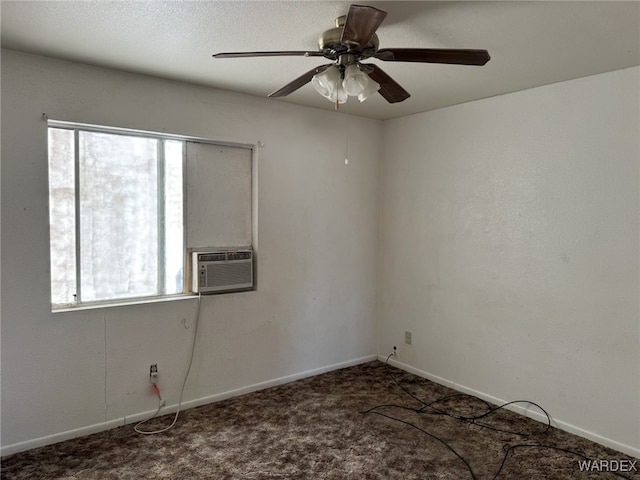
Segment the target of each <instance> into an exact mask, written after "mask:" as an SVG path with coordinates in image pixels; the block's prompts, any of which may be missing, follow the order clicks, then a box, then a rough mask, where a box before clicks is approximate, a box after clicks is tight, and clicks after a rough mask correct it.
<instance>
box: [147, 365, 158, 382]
mask: <svg viewBox="0 0 640 480" xmlns="http://www.w3.org/2000/svg"><path fill="white" fill-rule="evenodd" d="M149 379H150V380H151V383H156V382H157V381H158V364H157V363H152V364H151V366H150V367H149Z"/></svg>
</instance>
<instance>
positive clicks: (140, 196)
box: [48, 123, 185, 308]
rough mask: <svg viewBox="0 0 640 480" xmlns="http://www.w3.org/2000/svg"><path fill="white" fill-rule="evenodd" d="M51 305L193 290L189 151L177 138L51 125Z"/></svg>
mask: <svg viewBox="0 0 640 480" xmlns="http://www.w3.org/2000/svg"><path fill="white" fill-rule="evenodd" d="M48 140H49V213H50V250H51V252H50V253H51V303H52V306H53V308H59V307H65V306H70V305H78V304H83V303H92V302H101V301H110V300H119V299H131V298H140V297H154V296H163V295H172V294H178V293H182V292H183V291H184V284H185V282H184V271H185V269H184V264H185V248H184V238H185V231H184V208H183V204H184V200H183V197H184V181H183V178H184V163H185V162H184V151H185V142H184V141H183V140H180V139H174V138H171V137H166V138H163V137H161V136H151V135H142V134H135V133H131V132H116V131H108V130H104V129H102V130H101V129H91V128H84V127H83V128H76V127H73V126H65V125H56V124H53V123H50V125H49V139H48Z"/></svg>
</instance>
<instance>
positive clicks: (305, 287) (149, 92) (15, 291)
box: [1, 50, 381, 454]
mask: <svg viewBox="0 0 640 480" xmlns="http://www.w3.org/2000/svg"><path fill="white" fill-rule="evenodd" d="M43 113H46V114H47V115H48V116H49V117H50V118H52V119H56V120H68V121H76V122H85V123H92V124H101V125H110V126H118V127H128V128H134V129H143V130H151V131H159V132H169V133H177V134H182V135H189V136H194V137H204V138H210V139H214V140H222V141H226V142H239V143H250V144H253V145H257V144H258V142H264V146H262V147H258V148H257V162H258V173H257V175H258V180H257V183H258V185H257V186H258V199H259V201H258V212H257V215H258V232H257V234H258V235H257V237H258V238H257V258H258V270H257V273H258V290H257V291H255V292H249V293H241V294H234V295H222V296H214V297H206V298H203V300H202V317H201V324H200V332H199V333H200V335H199V339H198V343H197V346H196V349H197V350H196V356H195V361H194V367H193V370H192V372H191V376H190V380H189V383H188V384H187V389H186V393H185V399H186V400H187V401H188V402H191V403H190V404H191V405H193V404H195V403H198V402H199V401H208V400H211V399H215V398H219V397H217V395H223V396H224V395H227V394H229V392H234V391H236V390H237V389H240V391H244V390H246V389H251V388H257V387H259V386H264V385H268V384H270V383H269V382H276V383H277V382H279V381H283V378H284V379H287V378H296V376H301V375H306V374H310V373H314V372H318V371H323V370H326V369H330V368H334V367H337V366H342V365H347V364H351V363H354V362H359V361H362V360H364V359H372V358H375V354H376V347H375V316H376V262H375V253H376V251H377V241H376V238H377V231H378V207H377V195H378V163H379V161H378V160H379V154H380V153H379V152H380V150H381V148H380V137H381V123H380V122H378V121H374V120H367V119H361V118H355V117H351V118H350V119H349V122H350V124H349V132H350V133H351V135H353V137H354V138H358V139H359V141H358V142H353V141H352V142H350V143H349V150H350V151H349V159H350V162H349V165H345V164H344V148H345V142H344V141H343V140H346V138H345V136H344V129H343V127H344V125H345V122H346V117H345V116H344V115H342V114H336V113H332V112H324V111H319V110H314V109H308V108H302V107H296V106H292V105H288V104H284V103H282V102H278V101H274V100H268V99H257V98H252V97H247V96H242V95H237V94H233V93H228V92H222V91H217V90H213V89H208V88H204V87H198V86H193V85H187V84H180V83H176V82H170V81H165V80H159V79H153V78H149V77H143V76H137V75H131V74H127V73H123V72H116V71H110V70H106V69H100V68H94V67H89V66H84V65H80V64H74V63H69V62H63V61H58V60H52V59H47V58H43V57H38V56H32V55H27V54H22V53H17V52H13V51H6V50H3V51H2V284H1V285H2V404H1V407H2V430H1V433H2V447H3V450H2V453H3V454H7V453H11V452H14V451H18V450H22V449H26V448H30V447H33V446H37V445H39V444H44V443H48V442H52V441H56V440H60V439H63V438H67V437H70V436H73V435H78V434H84V433H88V432H91V431H97V430H100V429H103V428H106V427H109V426H114V425H117V424H121V423H122V422H123V418H124V417H128V418H129V421H130V420H131V419H132V418H137V417H136V414H140V413H142V412H147V411H150V410H151V411H152V410H153V409H154V408H155V405H156V401H155V398H154V396H153V393H152V391H151V390H150V388H149V382H148V368H149V365H150V364H151V363H158V367H159V370H160V383H159V385H160V387H161V388H162V390H163V394H164V397H165V398H166V400H167V402H168V404H169V405H170V404H173V403H176V402H177V400H178V394H179V390H180V386H181V383H182V378H183V375H184V372H185V369H186V365H187V360H188V357H189V348H190V342H191V338H192V333H193V324H194V323H193V322H194V317H195V313H196V307H197V301H196V300H194V299H191V300H180V301H173V302H165V303H157V304H146V305H138V306H127V307H116V308H103V309H96V310H86V311H77V312H70V313H56V314H51V313H50V306H49V303H50V302H49V276H48V265H49V259H48V210H47V208H48V207H47V143H46V141H47V136H46V128H47V124H46V122H45V121H43V119H42V114H43ZM264 382H267V383H264ZM243 389H244V390H243ZM236 393H237V392H236Z"/></svg>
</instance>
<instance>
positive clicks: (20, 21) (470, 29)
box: [0, 0, 640, 119]
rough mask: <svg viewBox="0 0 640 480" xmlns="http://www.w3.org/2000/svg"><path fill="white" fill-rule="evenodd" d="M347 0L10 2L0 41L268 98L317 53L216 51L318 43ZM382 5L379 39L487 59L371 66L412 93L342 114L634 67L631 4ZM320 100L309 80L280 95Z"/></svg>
mask: <svg viewBox="0 0 640 480" xmlns="http://www.w3.org/2000/svg"><path fill="white" fill-rule="evenodd" d="M350 3H351V2H334V1H327V2H318V1H302V2H292V1H258V2H255V1H104V0H103V1H6V0H3V1H2V2H1V3H0V8H1V15H2V37H1V42H2V47H3V48H11V49H15V50H22V51H26V52H33V53H38V54H42V55H47V56H52V57H59V58H65V59H70V60H75V61H80V62H85V63H89V64H94V65H101V66H106V67H111V68H116V69H120V70H126V71H131V72H138V73H142V74H148V75H154V76H159V77H165V78H170V79H176V80H182V81H187V82H192V83H196V84H201V85H208V86H212V87H216V88H221V89H226V90H233V91H236V92H243V93H247V94H249V95H256V96H260V97H265V96H266V95H268V94H269V93H271V92H272V91H274V90H277V89H278V88H280V87H282V86H284V85H285V84H287V83H288V82H289V81H291V80H293V79H294V78H296V77H298V76H299V75H301V74H302V73H304V72H306V71H308V70H310V69H311V68H313V67H314V66H316V65H320V64H324V63H327V61H326V59H324V58H322V57H309V58H305V57H265V58H242V59H213V58H212V57H211V55H212V54H213V53H218V52H225V51H258V50H312V49H313V50H315V49H316V48H317V38H318V36H319V35H320V34H321V33H322V32H323V31H324V30H326V29H328V28H331V27H333V23H334V19H335V18H336V17H338V16H340V15H344V14H346V12H347V10H348V8H349V5H350ZM355 3H358V4H366V5H372V6H375V7H377V8H380V9H382V10H385V11H387V12H388V16H387V18H386V20H385V21H384V23H383V24H382V26H381V27H380V28H379V29H378V32H377V33H378V36H379V38H380V47H381V48H393V47H416V48H478V49H486V50H488V51H489V53H490V54H491V61H490V62H489V63H488V64H487V65H485V66H483V67H475V66H460V65H434V64H419V63H397V62H394V63H391V62H382V61H379V60H370V61H369V62H370V63H377V64H378V65H380V66H381V67H382V68H383V69H384V70H385V71H386V72H387V73H388V74H389V75H391V76H392V77H393V78H394V79H395V80H396V81H397V82H398V83H400V84H401V85H402V86H403V87H404V88H405V89H406V90H408V91H409V92H410V93H411V97H410V98H409V99H407V100H406V101H404V102H402V103H397V104H389V103H387V102H386V101H385V100H384V99H383V98H382V97H381V96H379V95H376V96H374V97H372V98H370V99H368V100H367V101H366V102H364V103H362V104H360V103H359V102H358V101H357V100H355V99H350V100H349V103H348V107H345V106H343V107H341V108H343V109H345V108H348V111H349V113H351V114H354V115H361V116H366V117H371V118H377V119H389V118H395V117H400V116H404V115H409V114H413V113H418V112H423V111H427V110H432V109H436V108H441V107H444V106H448V105H454V104H458V103H463V102H467V101H470V100H474V99H479V98H484V97H490V96H494V95H500V94H503V93H508V92H513V91H517V90H522V89H526V88H531V87H535V86H540V85H545V84H550V83H555V82H559V81H564V80H569V79H573V78H579V77H583V76H587V75H592V74H597V73H602V72H606V71H611V70H617V69H621V68H626V67H629V66H633V65H639V64H640V2H638V1H620V2H617V1H602V2H596V1H586V2H578V1H564V2H558V1H540V2H522V1H517V2H516V1H514V2H510V1H498V2H483V1H472V2H458V1H445V2H420V1H414V2H400V1H386V2H355ZM271 101H274V102H276V101H279V102H282V101H284V102H291V103H295V104H299V105H307V106H312V107H317V108H323V109H333V106H332V104H331V102H329V101H328V100H326V99H324V98H322V97H321V96H320V95H318V94H317V93H316V92H315V90H313V88H312V87H311V85H306V86H304V87H302V88H300V89H299V90H298V91H296V92H294V93H293V94H291V95H289V96H288V97H284V98H281V99H273V100H271Z"/></svg>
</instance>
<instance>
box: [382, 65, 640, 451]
mask: <svg viewBox="0 0 640 480" xmlns="http://www.w3.org/2000/svg"><path fill="white" fill-rule="evenodd" d="M639 71H640V69H639V68H637V67H636V68H631V69H627V70H622V71H616V72H612V73H607V74H603V75H598V76H593V77H588V78H583V79H579V80H574V81H569V82H564V83H559V84H554V85H550V86H546V87H542V88H536V89H533V90H527V91H523V92H518V93H514V94H509V95H504V96H500V97H494V98H489V99H485V100H481V101H476V102H472V103H468V104H464V105H459V106H454V107H450V108H445V109H442V110H437V111H432V112H428V113H423V114H419V115H415V116H411V117H406V118H402V119H397V120H392V121H389V122H386V123H385V126H384V154H383V159H384V160H383V164H382V168H381V178H382V179H383V182H382V189H383V192H382V196H381V200H380V201H381V211H382V213H381V232H382V233H381V240H380V242H381V244H380V246H381V251H380V258H382V266H381V269H380V320H379V322H380V323H379V347H378V349H379V353H380V354H382V355H386V354H388V353H389V352H391V349H392V347H393V345H397V346H398V348H399V355H398V358H397V361H398V362H399V364H401V365H402V366H404V367H405V368H407V369H410V370H413V371H416V372H419V373H422V374H423V375H426V376H429V377H431V378H437V379H438V380H440V381H442V382H444V383H447V384H450V385H454V386H455V387H456V388H459V389H462V390H468V391H475V392H477V393H479V394H481V395H482V396H484V397H489V398H493V399H500V400H504V401H508V400H516V399H523V398H524V399H530V400H533V401H535V402H536V403H539V404H541V405H542V406H543V407H546V409H547V410H548V411H549V413H550V414H551V415H552V416H554V418H555V420H556V423H557V425H559V426H561V427H563V428H565V429H568V430H571V431H574V432H576V433H580V434H582V435H585V436H588V437H590V438H592V439H595V440H598V441H600V442H602V443H605V444H607V445H611V446H613V447H615V448H618V449H620V450H622V451H625V452H627V453H631V454H635V455H636V456H640V322H639V311H640V310H639V303H638V302H639V300H638V298H639V292H640V288H639V266H638V262H639V257H640V255H639V236H638V232H639V228H638V222H639V217H640V213H639V212H640V211H639V178H638V169H639V162H640V120H639V105H640V99H639V89H638V85H640V82H639ZM405 331H411V332H412V333H413V344H412V345H411V346H409V345H405V343H404V332H405Z"/></svg>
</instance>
